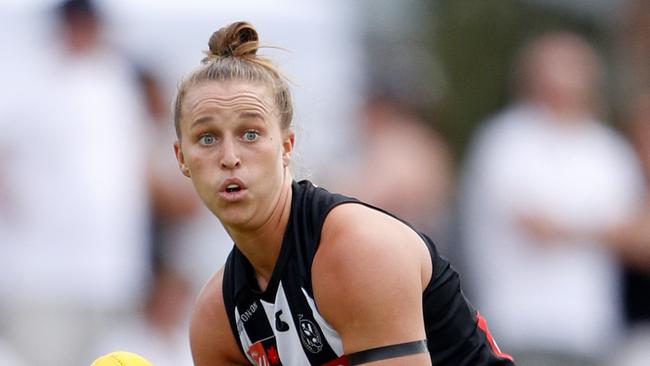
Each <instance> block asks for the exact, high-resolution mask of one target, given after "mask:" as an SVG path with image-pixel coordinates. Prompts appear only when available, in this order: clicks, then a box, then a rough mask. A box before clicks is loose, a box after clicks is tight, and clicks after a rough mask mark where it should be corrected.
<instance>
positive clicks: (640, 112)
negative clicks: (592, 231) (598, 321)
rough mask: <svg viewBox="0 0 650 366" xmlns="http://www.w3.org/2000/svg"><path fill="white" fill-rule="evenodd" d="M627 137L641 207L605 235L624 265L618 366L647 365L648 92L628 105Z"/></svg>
mask: <svg viewBox="0 0 650 366" xmlns="http://www.w3.org/2000/svg"><path fill="white" fill-rule="evenodd" d="M631 105H632V107H631V108H630V113H629V118H630V120H629V125H628V128H629V130H628V131H629V133H630V136H631V138H632V141H633V143H634V146H635V147H636V150H637V153H638V154H639V158H640V159H641V163H642V167H643V172H644V175H645V183H646V185H645V188H646V193H645V206H644V209H643V211H642V212H641V213H640V214H639V215H637V216H634V217H633V218H631V219H630V220H629V221H627V222H625V223H623V224H621V225H618V226H616V227H614V228H613V230H610V231H609V232H608V233H607V235H608V239H609V241H610V243H611V244H612V245H613V247H614V249H615V250H616V251H617V252H618V253H619V255H620V257H621V259H622V262H623V264H624V269H625V270H624V276H623V279H624V282H623V285H624V286H623V302H624V305H625V319H626V321H627V325H628V332H627V334H626V339H625V343H624V345H623V347H622V349H621V350H620V352H619V357H618V358H617V361H618V365H620V366H642V365H648V364H649V363H650V349H648V344H650V297H649V296H648V294H650V89H648V90H646V91H645V93H642V94H640V95H639V96H638V97H637V98H635V99H634V100H633V103H631Z"/></svg>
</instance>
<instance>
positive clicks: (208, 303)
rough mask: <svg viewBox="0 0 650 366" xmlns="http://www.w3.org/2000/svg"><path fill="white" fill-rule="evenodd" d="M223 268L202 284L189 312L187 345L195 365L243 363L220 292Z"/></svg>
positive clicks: (245, 363)
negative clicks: (190, 314)
mask: <svg viewBox="0 0 650 366" xmlns="http://www.w3.org/2000/svg"><path fill="white" fill-rule="evenodd" d="M222 282H223V268H222V269H220V270H219V271H218V272H217V273H215V274H214V275H213V276H212V278H210V280H209V281H208V283H207V284H206V285H205V286H204V287H203V290H201V293H200V294H199V297H198V299H197V302H196V305H195V307H194V312H193V314H192V320H191V323H190V345H191V348H192V357H193V358H194V364H195V365H196V366H213V365H247V364H248V362H247V361H246V359H245V357H244V355H243V354H242V353H241V351H240V350H239V347H238V346H237V341H236V340H235V337H234V335H233V333H232V330H231V327H230V323H229V321H228V317H227V315H226V307H225V305H224V302H223V295H222V292H221V288H222Z"/></svg>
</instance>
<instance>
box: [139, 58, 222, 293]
mask: <svg viewBox="0 0 650 366" xmlns="http://www.w3.org/2000/svg"><path fill="white" fill-rule="evenodd" d="M138 81H139V86H140V90H141V92H142V96H143V98H144V103H145V106H146V110H147V116H148V120H147V122H148V123H147V125H146V128H147V135H148V136H149V138H148V139H147V143H148V146H146V147H147V148H148V149H149V150H148V152H147V154H148V155H147V164H148V170H147V174H148V176H147V181H148V185H149V199H150V205H151V220H152V223H151V224H152V225H151V228H152V231H151V235H152V255H153V258H152V259H153V261H154V264H155V265H164V266H171V267H172V268H173V269H175V270H176V271H179V272H181V273H182V275H183V276H185V277H187V279H188V280H189V281H190V283H191V285H192V286H191V287H192V288H193V293H195V294H198V291H199V290H200V287H201V286H203V284H204V283H205V281H206V280H207V278H208V277H209V276H210V275H211V274H212V273H214V271H215V270H216V269H217V268H218V267H219V266H220V265H221V264H222V263H223V262H224V261H225V259H226V256H227V255H228V251H229V250H230V249H231V248H232V245H233V244H232V240H231V239H230V237H229V236H228V234H227V233H226V232H225V230H224V229H223V227H222V226H221V225H219V224H218V223H215V221H214V219H213V215H212V213H210V212H209V211H208V210H207V208H206V207H205V206H204V205H203V204H200V201H199V198H198V196H197V195H196V192H195V191H194V188H193V187H192V182H191V181H190V180H189V179H187V178H186V177H185V176H183V174H181V172H180V170H179V168H178V162H177V161H176V157H175V156H174V149H173V144H174V141H175V140H176V134H175V132H174V128H173V124H172V118H171V115H170V112H171V108H170V105H171V101H170V98H169V93H166V92H165V90H164V88H162V86H161V83H160V79H159V78H158V77H157V75H156V74H155V73H154V72H152V71H151V70H147V69H146V68H143V67H140V68H138Z"/></svg>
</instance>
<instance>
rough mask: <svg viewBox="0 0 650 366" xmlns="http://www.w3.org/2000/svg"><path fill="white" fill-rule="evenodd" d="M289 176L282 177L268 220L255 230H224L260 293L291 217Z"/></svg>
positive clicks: (265, 284) (265, 283)
mask: <svg viewBox="0 0 650 366" xmlns="http://www.w3.org/2000/svg"><path fill="white" fill-rule="evenodd" d="M291 182H292V179H291V176H290V175H289V174H286V175H285V179H284V180H283V182H282V188H281V190H280V193H279V195H278V197H277V199H276V201H275V203H274V208H273V211H272V212H271V215H270V216H269V217H268V219H267V220H266V221H265V222H264V223H263V224H262V225H261V226H260V227H259V228H257V229H255V230H236V229H233V230H228V231H229V234H230V236H231V237H232V239H233V240H234V242H235V244H236V245H237V248H239V250H240V251H241V252H242V253H243V254H244V256H246V258H247V259H248V261H249V262H250V263H251V265H252V266H253V269H255V274H256V276H257V280H258V283H259V285H260V289H262V291H263V290H265V289H266V286H267V284H268V282H269V280H270V279H271V275H272V274H273V269H274V268H275V263H276V262H277V259H278V256H279V255H280V248H281V247H282V240H283V239H284V232H285V229H286V227H287V223H288V222H289V215H290V213H291V196H292V192H291Z"/></svg>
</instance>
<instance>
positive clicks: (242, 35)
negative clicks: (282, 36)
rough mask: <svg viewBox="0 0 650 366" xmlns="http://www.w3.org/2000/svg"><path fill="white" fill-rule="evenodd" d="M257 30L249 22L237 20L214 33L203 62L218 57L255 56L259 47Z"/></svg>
mask: <svg viewBox="0 0 650 366" xmlns="http://www.w3.org/2000/svg"><path fill="white" fill-rule="evenodd" d="M258 39H259V38H258V36H257V31H256V30H255V28H254V27H253V26H252V25H251V24H250V23H248V22H236V23H232V24H230V25H228V26H226V27H223V28H221V29H219V30H218V31H216V32H214V33H212V36H211V37H210V40H209V41H208V46H209V47H210V49H209V51H206V54H207V57H206V58H204V59H203V62H204V63H205V62H208V61H210V60H212V59H215V58H218V57H245V56H254V55H255V53H256V52H257V49H258V48H259V41H258Z"/></svg>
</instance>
